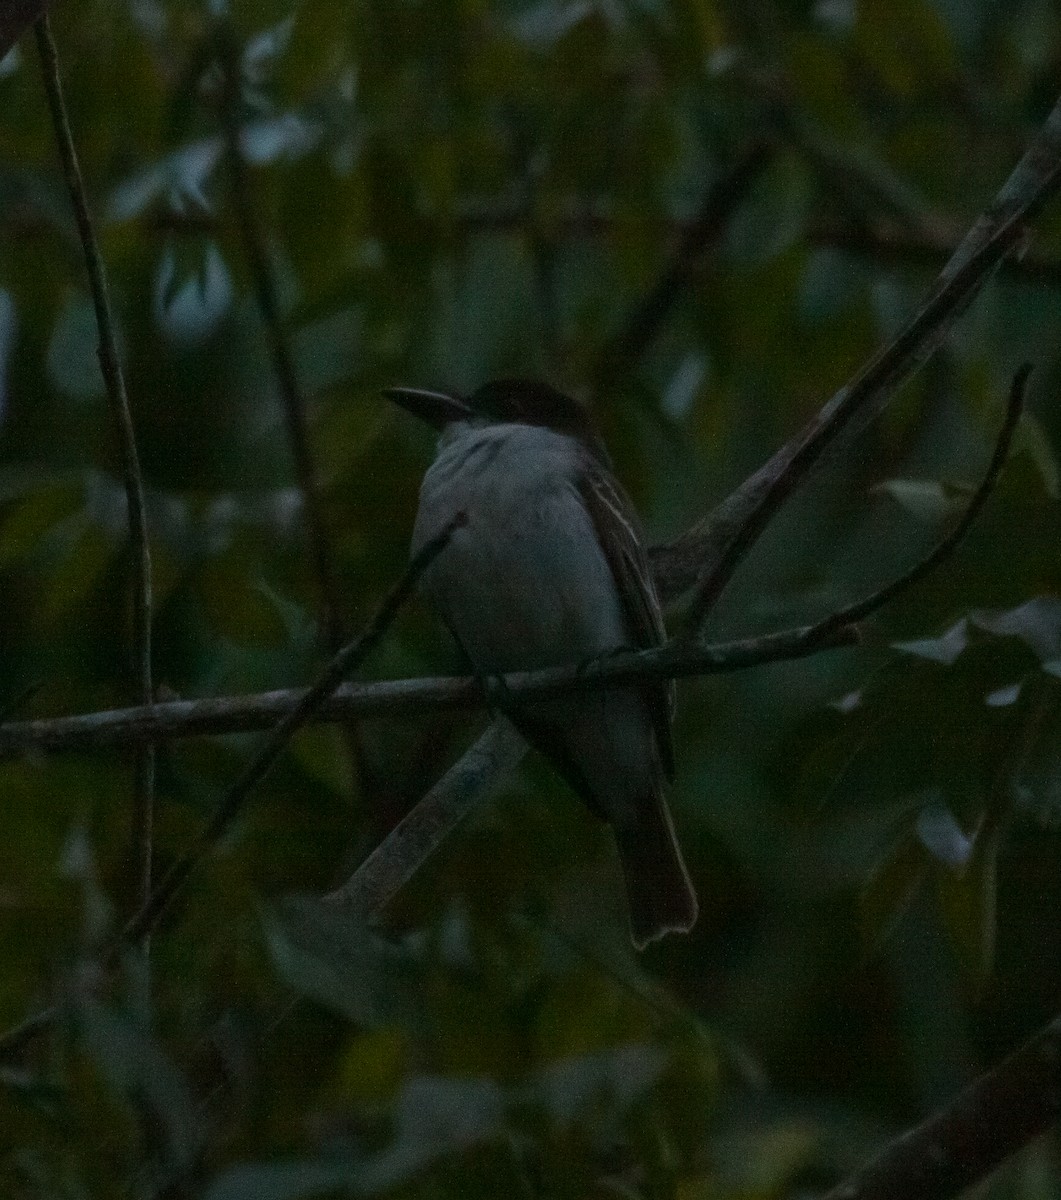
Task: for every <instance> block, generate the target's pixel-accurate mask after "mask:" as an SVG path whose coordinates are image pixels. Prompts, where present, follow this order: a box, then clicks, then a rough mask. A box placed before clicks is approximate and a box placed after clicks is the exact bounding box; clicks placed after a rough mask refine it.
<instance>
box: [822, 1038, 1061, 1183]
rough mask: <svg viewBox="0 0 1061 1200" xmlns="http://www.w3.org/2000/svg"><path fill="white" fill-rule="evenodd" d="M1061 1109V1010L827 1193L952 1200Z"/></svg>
mask: <svg viewBox="0 0 1061 1200" xmlns="http://www.w3.org/2000/svg"><path fill="white" fill-rule="evenodd" d="M1059 1117H1061V1017H1055V1018H1054V1020H1052V1021H1051V1022H1050V1023H1049V1024H1048V1025H1046V1026H1044V1028H1042V1029H1041V1030H1039V1032H1038V1033H1036V1034H1035V1035H1034V1036H1033V1037H1031V1038H1030V1039H1029V1040H1028V1041H1027V1042H1025V1044H1024V1045H1023V1046H1022V1047H1021V1048H1020V1049H1019V1050H1017V1051H1015V1052H1014V1053H1013V1054H1011V1055H1010V1056H1009V1058H1007V1059H1005V1060H1004V1061H1003V1062H1001V1063H999V1064H998V1066H996V1067H995V1068H994V1069H993V1070H990V1071H988V1072H987V1073H986V1074H984V1075H981V1076H980V1078H979V1079H976V1080H974V1082H973V1083H971V1084H970V1085H969V1086H968V1087H967V1088H966V1089H965V1091H963V1092H962V1093H961V1094H960V1095H959V1096H957V1097H956V1098H955V1099H954V1100H953V1101H952V1103H951V1104H949V1105H948V1106H947V1107H946V1108H944V1109H942V1110H941V1111H940V1112H938V1113H936V1114H934V1115H933V1116H931V1117H929V1118H928V1120H927V1121H925V1122H923V1123H922V1124H921V1125H918V1126H916V1127H915V1128H914V1129H910V1130H908V1131H907V1132H906V1133H904V1134H903V1135H902V1136H901V1137H898V1138H896V1139H895V1141H894V1142H892V1143H891V1144H890V1145H888V1146H886V1147H885V1148H884V1149H883V1150H882V1151H881V1153H880V1154H879V1155H878V1156H877V1157H876V1158H875V1159H874V1160H873V1161H872V1162H870V1163H867V1164H866V1165H865V1166H863V1167H860V1168H859V1169H858V1170H857V1171H855V1172H854V1174H853V1175H851V1176H849V1177H848V1178H847V1179H845V1180H844V1182H843V1183H841V1184H839V1185H838V1186H837V1187H835V1188H833V1189H832V1190H831V1191H830V1192H827V1193H826V1194H825V1196H824V1197H823V1198H822V1200H947V1197H949V1196H956V1195H957V1194H958V1193H959V1192H961V1191H964V1190H965V1189H966V1188H968V1187H969V1186H971V1185H972V1184H974V1183H977V1182H979V1181H980V1180H982V1179H984V1178H986V1176H987V1175H988V1174H989V1173H990V1172H991V1171H993V1170H994V1169H995V1167H997V1166H998V1165H999V1164H1000V1163H1001V1162H1002V1161H1003V1160H1004V1159H1005V1158H1007V1157H1008V1156H1009V1155H1011V1154H1013V1153H1014V1152H1015V1151H1017V1150H1019V1149H1020V1148H1021V1147H1022V1146H1026V1145H1027V1144H1028V1143H1029V1142H1030V1141H1032V1140H1033V1139H1034V1138H1036V1137H1038V1136H1039V1135H1040V1134H1042V1133H1045V1132H1046V1131H1047V1130H1048V1129H1050V1127H1051V1126H1053V1125H1054V1124H1055V1123H1056V1122H1057V1120H1058V1118H1059Z"/></svg>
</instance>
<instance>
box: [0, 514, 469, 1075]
mask: <svg viewBox="0 0 1061 1200" xmlns="http://www.w3.org/2000/svg"><path fill="white" fill-rule="evenodd" d="M456 525H457V522H456V521H455V522H453V523H452V524H451V525H450V526H449V527H448V528H446V529H445V530H443V532H442V533H441V534H439V536H438V537H436V538H434V539H432V541H430V542H428V543H427V545H426V546H424V547H423V549H422V550H421V551H420V552H419V553H418V554H417V555H416V557H415V558H414V559H413V560H412V562H410V564H409V566H408V567H407V568H406V570H405V573H404V574H403V575H402V577H401V579H399V580H398V582H397V583H396V584H395V585H394V586H393V587H392V588H391V590H390V591H389V592H388V593H387V595H386V596H385V597H384V598H383V601H382V603H381V604H380V606H379V608H378V609H377V610H376V612H375V615H374V616H373V617H372V619H371V620H370V621H369V623H368V625H366V627H365V629H364V631H363V632H362V633H361V635H360V636H359V637H357V638H355V639H354V640H353V641H352V642H350V643H349V644H348V645H346V646H344V647H343V648H342V649H341V650H340V651H339V652H338V653H337V654H336V655H335V656H334V657H333V658H332V660H331V661H330V662H329V663H328V665H327V666H326V667H325V668H324V670H323V671H322V672H321V674H320V676H319V677H318V678H317V680H316V682H315V683H314V684H313V686H312V687H310V688H309V689H307V690H306V691H305V692H303V693H302V695H301V696H300V698H299V701H298V703H297V704H296V705H295V706H294V707H293V708H291V709H290V710H289V711H288V712H287V713H286V714H285V715H284V716H283V718H282V719H281V720H280V721H279V722H278V723H277V724H276V726H275V727H274V728H273V730H272V732H271V733H270V734H269V736H268V737H267V738H266V739H265V741H264V742H263V744H262V745H261V747H260V748H259V750H258V753H257V754H255V755H254V757H253V758H252V759H251V760H250V762H249V763H247V765H246V767H244V769H243V771H242V772H241V773H240V774H239V775H238V776H237V778H236V780H235V782H234V783H233V784H232V786H231V787H230V788H229V790H228V792H227V793H226V794H225V797H224V799H223V800H222V801H221V803H220V804H219V805H218V807H217V809H216V810H215V812H214V815H213V816H212V817H211V818H210V820H209V821H207V823H206V825H205V826H204V827H203V829H202V831H201V832H200V834H199V836H198V837H197V838H196V839H195V841H194V842H193V843H192V844H191V846H189V848H188V849H187V850H186V851H185V852H184V854H183V855H182V856H181V857H180V858H179V859H177V861H176V862H175V863H173V865H172V866H171V867H170V869H169V870H168V871H167V872H166V874H165V875H164V876H163V877H162V879H161V880H160V881H159V882H158V884H157V885H156V886H155V888H154V889H153V890H152V892H151V894H150V895H149V896H148V897H147V899H146V900H145V901H144V903H143V904H142V905H141V907H140V909H139V910H138V911H137V912H136V913H134V915H133V916H132V917H131V918H130V919H129V921H128V922H126V925H125V927H124V929H122V931H121V933H120V935H119V936H118V937H117V939H115V941H114V942H113V943H112V944H111V946H110V947H109V949H108V950H107V951H106V953H105V955H104V961H105V963H106V965H108V966H111V965H113V963H114V962H115V960H116V959H117V957H118V954H119V953H120V951H121V949H122V947H123V946H124V945H127V944H129V943H135V942H138V941H140V940H141V939H142V938H144V937H146V936H147V935H148V934H149V933H150V932H151V931H152V930H153V929H154V928H155V926H156V925H157V924H158V922H159V921H160V920H161V918H162V916H163V914H164V913H165V912H166V910H167V909H168V907H169V905H170V903H171V902H172V901H173V899H174V897H175V896H176V895H177V893H178V892H179V891H180V890H181V888H182V887H183V886H184V884H185V883H186V882H187V880H188V878H189V877H190V876H191V874H192V872H193V871H195V869H196V868H197V867H198V866H199V864H200V863H201V862H202V861H203V859H204V858H205V857H206V856H207V855H208V854H209V853H210V852H211V851H212V850H213V848H214V847H215V846H216V845H217V843H218V842H219V841H220V839H221V837H222V836H223V834H224V833H225V831H226V830H227V829H228V827H229V826H230V825H231V824H232V821H233V820H234V819H235V817H236V816H237V814H238V813H239V812H240V810H241V809H242V807H243V804H244V802H245V801H246V799H247V797H248V795H249V794H250V792H251V789H252V788H253V787H254V786H255V785H256V784H258V783H259V782H260V781H261V780H262V779H263V778H264V777H265V775H266V774H267V773H268V772H269V770H270V768H271V767H272V766H273V764H274V763H275V762H276V760H277V759H278V758H279V757H280V754H281V753H282V751H283V750H284V748H285V747H286V746H287V744H288V742H290V740H291V738H292V737H293V736H294V735H295V733H297V732H298V730H299V729H301V728H302V726H303V725H305V724H306V723H307V721H309V719H310V718H311V717H312V716H313V714H314V713H315V712H316V710H317V709H318V708H319V707H320V705H321V704H323V703H324V701H325V700H327V698H328V697H329V696H330V695H331V694H332V692H334V691H335V689H336V688H337V687H338V686H339V683H340V682H341V681H342V679H343V676H344V675H347V674H348V673H349V672H350V671H354V670H356V669H357V667H358V666H360V664H361V663H362V662H364V660H365V659H366V658H367V657H368V655H369V654H370V653H371V652H372V650H373V649H374V648H375V647H376V646H377V645H378V644H379V642H380V640H381V638H382V637H383V636H384V634H385V633H386V632H387V630H388V629H389V628H390V627H391V625H392V624H393V622H394V620H395V618H396V617H397V616H398V613H399V612H400V611H401V609H402V606H403V605H404V604H405V602H406V601H407V600H408V599H409V597H410V596H411V595H412V593H413V590H414V589H415V587H416V585H417V582H418V581H419V579H420V577H421V575H423V573H424V571H426V570H427V568H428V567H429V566H430V565H431V563H432V562H433V561H434V560H435V558H436V557H437V556H438V555H439V554H440V553H441V552H442V551H443V550H444V549H445V547H446V545H447V543H448V542H449V539H450V537H451V535H452V533H453V530H454V528H455V527H456ZM60 1012H61V1009H60V1008H59V1007H58V1006H56V1005H53V1006H51V1007H50V1008H47V1009H43V1010H41V1011H40V1012H37V1013H34V1014H32V1015H31V1016H29V1017H27V1018H26V1020H24V1021H23V1022H22V1023H21V1024H19V1025H18V1026H16V1027H15V1028H13V1029H9V1030H8V1031H7V1032H6V1033H4V1034H2V1035H0V1054H4V1053H6V1054H13V1053H15V1052H17V1051H19V1050H21V1049H22V1047H23V1046H25V1045H26V1044H27V1043H28V1042H30V1041H31V1040H32V1039H33V1038H35V1037H36V1036H37V1035H38V1034H40V1033H42V1032H43V1031H44V1030H46V1029H48V1028H50V1027H51V1026H52V1025H54V1024H55V1022H56V1020H57V1019H58V1018H59V1015H60Z"/></svg>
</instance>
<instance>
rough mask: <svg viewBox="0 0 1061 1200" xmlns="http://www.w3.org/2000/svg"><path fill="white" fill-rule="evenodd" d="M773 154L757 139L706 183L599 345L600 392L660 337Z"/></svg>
mask: <svg viewBox="0 0 1061 1200" xmlns="http://www.w3.org/2000/svg"><path fill="white" fill-rule="evenodd" d="M772 157H773V149H772V147H771V146H770V145H769V144H768V143H766V142H764V141H754V142H753V143H752V144H751V145H750V146H749V147H748V148H747V149H746V150H745V151H744V152H743V153H742V154H741V156H740V158H738V159H737V161H736V162H735V163H734V164H733V166H731V167H730V169H729V170H728V171H726V172H725V173H724V174H722V175H720V176H719V177H718V178H717V179H715V180H713V181H712V182H711V184H710V185H709V186H708V188H707V190H706V191H705V192H704V196H703V199H702V200H701V201H700V207H699V208H698V209H697V211H696V213H695V215H694V216H693V219H692V220H691V221H690V222H689V224H688V226H687V227H686V229H685V230H684V232H683V233H682V235H681V237H680V239H679V240H678V244H677V245H676V246H675V247H674V251H673V253H672V254H671V256H670V257H669V258H668V260H667V262H666V263H665V265H664V267H663V270H662V271H661V272H660V275H659V277H658V278H657V280H656V282H655V283H654V284H653V285H652V287H651V288H649V290H648V291H647V292H646V293H645V294H644V295H643V296H641V297H639V298H638V300H637V301H636V303H635V304H634V305H633V307H632V308H631V310H630V312H629V313H628V315H627V317H626V319H625V320H624V321H623V324H622V325H621V327H620V328H619V329H618V331H617V332H616V333H615V334H613V335H612V337H610V338H609V339H608V340H607V341H606V342H605V344H604V345H603V346H602V347H601V349H600V351H599V353H598V355H597V363H596V371H595V380H596V389H597V391H598V392H604V391H606V390H607V389H608V387H609V386H610V385H611V384H612V383H614V382H615V380H617V379H620V378H621V377H622V376H623V375H624V374H625V373H626V372H627V371H628V370H630V369H631V367H633V366H635V365H636V364H637V363H638V362H639V361H640V359H641V358H642V357H643V356H644V354H645V352H646V351H647V350H648V348H649V347H650V346H651V345H652V343H653V342H654V341H655V340H656V337H657V336H658V334H659V332H660V330H661V329H662V328H663V325H664V323H665V322H666V320H667V318H668V317H669V316H670V314H671V311H672V310H673V308H674V305H675V303H676V302H677V301H678V300H679V299H680V298H681V296H682V293H683V292H684V291H685V290H686V289H687V288H688V287H689V285H690V284H691V283H692V282H693V280H694V278H695V276H696V272H697V271H698V270H699V269H700V268H701V267H702V265H703V262H704V259H705V257H706V256H707V254H708V253H709V251H710V250H711V249H712V247H714V246H715V245H716V244H717V242H718V240H719V238H720V237H721V236H722V235H723V234H724V233H725V231H726V226H727V224H728V222H729V219H730V217H731V216H732V215H733V213H734V212H735V211H736V209H737V208H739V207H740V204H741V202H742V201H743V200H744V198H745V197H746V196H747V195H748V193H749V192H750V191H751V189H752V187H753V186H754V184H755V182H756V181H757V180H758V178H759V176H760V175H761V174H762V173H763V171H764V170H765V169H766V167H767V165H768V164H769V162H770V160H771V158H772Z"/></svg>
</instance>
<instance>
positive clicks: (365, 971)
mask: <svg viewBox="0 0 1061 1200" xmlns="http://www.w3.org/2000/svg"><path fill="white" fill-rule="evenodd" d="M262 920H263V924H264V927H265V933H266V941H267V944H268V948H269V953H270V955H271V956H272V960H273V963H274V965H275V967H276V969H277V971H278V972H279V974H280V975H281V977H282V978H283V979H284V980H285V981H286V982H287V983H288V984H289V985H290V986H291V987H293V988H294V989H295V990H296V991H298V992H299V993H301V994H302V995H304V996H309V997H311V998H312V999H314V1000H316V1001H318V1002H319V1003H321V1004H323V1005H324V1006H325V1007H327V1008H330V1009H331V1010H332V1011H333V1012H337V1013H339V1014H340V1015H342V1016H344V1017H347V1018H348V1019H349V1020H351V1021H355V1022H356V1023H357V1024H358V1025H363V1026H366V1027H368V1028H378V1027H385V1026H389V1025H403V1024H411V1025H418V1024H419V1023H420V1022H421V1018H422V1015H423V1003H424V998H423V995H422V992H421V990H420V986H419V982H418V979H417V972H416V970H415V962H414V960H413V958H412V957H411V956H410V955H409V953H408V952H406V951H405V950H403V949H402V948H401V947H399V946H396V945H395V944H394V943H393V942H389V941H387V940H386V939H384V938H382V937H380V936H379V934H376V933H373V932H372V930H370V929H369V928H368V927H367V926H366V925H365V923H364V922H363V921H362V920H359V919H358V918H356V917H353V916H350V915H349V914H348V913H345V912H343V911H342V910H341V909H340V908H339V907H337V906H336V905H334V904H330V903H328V902H327V901H325V900H319V899H316V898H314V897H308V896H305V897H292V898H290V899H287V900H283V901H281V902H280V903H279V904H276V905H274V906H273V907H272V908H270V909H267V910H266V911H265V912H264V913H263V915H262Z"/></svg>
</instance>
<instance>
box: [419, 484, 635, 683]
mask: <svg viewBox="0 0 1061 1200" xmlns="http://www.w3.org/2000/svg"><path fill="white" fill-rule="evenodd" d="M510 484H511V481H510ZM427 490H428V480H425V491H427ZM425 501H427V502H426V503H422V505H421V510H420V514H419V515H418V517H417V522H416V528H415V530H414V535H413V552H414V553H415V552H416V550H417V549H418V548H419V547H420V546H422V545H423V544H425V543H426V542H427V541H428V540H430V539H431V538H432V537H433V536H435V535H436V534H437V533H438V532H440V531H441V530H442V529H444V528H445V527H446V526H447V525H448V524H449V523H450V522H451V521H452V520H453V519H454V517H456V516H457V514H458V513H462V514H463V516H464V523H463V524H462V525H461V526H459V527H458V528H457V529H456V530H455V531H454V533H453V535H452V537H451V540H450V542H449V544H448V545H447V546H446V548H445V549H444V550H443V551H442V553H441V554H440V555H439V556H438V558H437V559H435V561H434V563H433V564H432V566H431V567H430V569H429V570H428V572H427V573H426V574H425V577H424V579H423V581H422V584H421V586H422V590H423V591H424V592H425V593H426V594H427V596H428V597H429V599H430V600H431V602H432V603H433V604H434V606H435V607H436V608H437V610H438V611H439V613H440V615H441V616H442V617H443V618H444V619H445V621H446V622H447V624H448V625H449V626H450V628H451V629H452V630H453V632H454V633H455V634H456V636H457V638H458V639H459V641H460V642H461V645H462V646H463V648H464V650H465V652H466V653H467V655H468V656H469V658H470V659H471V661H472V663H473V665H474V666H475V667H476V669H477V670H480V671H484V672H489V671H514V670H529V669H533V668H535V667H545V666H555V665H559V664H561V663H565V662H571V661H578V660H581V659H584V658H588V657H591V656H592V655H594V654H599V653H603V652H604V651H607V650H611V649H615V648H617V647H619V646H623V645H626V644H628V641H629V639H628V637H627V634H626V629H625V621H624V618H623V612H622V606H621V603H620V600H619V595H618V591H617V588H616V584H615V580H614V577H613V575H612V573H611V568H610V566H609V565H608V561H607V559H606V557H605V555H604V552H603V550H602V549H601V547H600V544H599V542H598V540H597V536H596V531H595V530H594V528H593V523H592V520H591V518H590V516H589V514H588V513H587V512H586V509H585V507H584V506H583V504H582V501H581V499H580V497H579V496H578V493H577V491H576V490H575V488H574V486H573V485H570V484H567V483H566V482H565V481H556V482H555V483H554V484H552V485H550V486H549V487H547V488H545V489H542V488H540V487H538V488H533V489H520V488H514V487H512V486H508V487H504V486H501V487H493V486H492V487H468V486H467V484H466V481H461V480H457V481H454V482H453V483H452V484H451V485H450V486H448V487H447V486H441V487H435V488H433V489H431V494H430V495H428V496H425Z"/></svg>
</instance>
